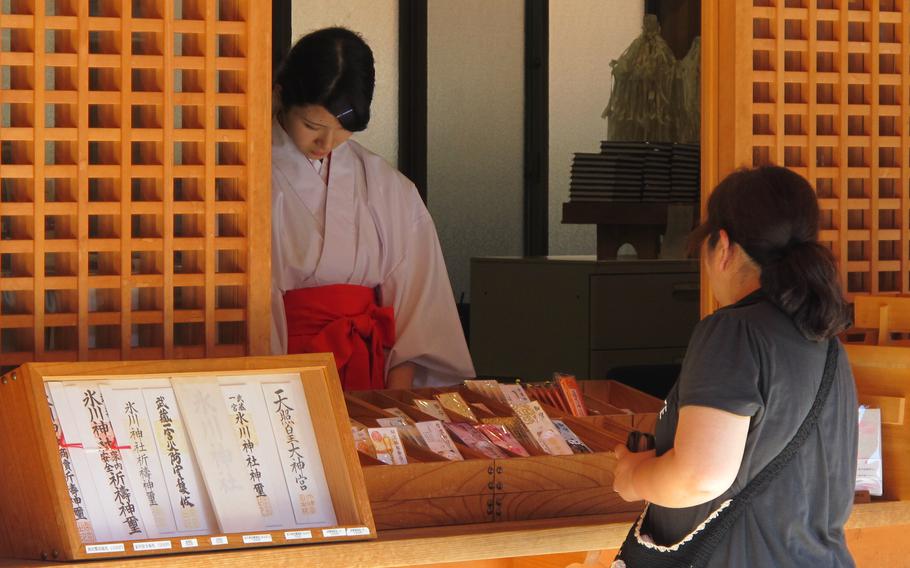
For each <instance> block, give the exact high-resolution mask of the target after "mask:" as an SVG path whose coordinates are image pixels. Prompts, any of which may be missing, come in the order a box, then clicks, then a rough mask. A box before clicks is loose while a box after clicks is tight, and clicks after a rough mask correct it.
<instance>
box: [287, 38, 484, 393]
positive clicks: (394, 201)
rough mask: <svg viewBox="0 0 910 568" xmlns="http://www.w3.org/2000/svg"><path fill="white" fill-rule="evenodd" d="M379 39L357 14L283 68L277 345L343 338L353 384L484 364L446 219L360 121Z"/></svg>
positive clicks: (438, 375) (411, 380) (296, 52)
mask: <svg viewBox="0 0 910 568" xmlns="http://www.w3.org/2000/svg"><path fill="white" fill-rule="evenodd" d="M374 82H375V72H374V68H373V53H372V51H371V50H370V48H369V46H368V45H367V44H366V42H364V41H363V39H362V38H361V37H360V36H358V35H357V34H355V33H354V32H352V31H350V30H347V29H344V28H327V29H322V30H319V31H315V32H313V33H311V34H308V35H306V36H304V37H302V38H301V39H300V40H299V41H298V42H297V43H296V44H295V45H294V47H293V48H292V49H291V51H290V53H289V54H288V56H287V58H286V59H285V61H284V63H283V64H282V66H281V69H280V70H279V71H278V74H277V76H276V79H275V100H276V104H277V112H276V115H275V120H274V122H273V124H272V351H273V353H276V354H281V353H310V352H332V353H334V354H335V362H336V364H337V366H338V369H339V374H340V376H341V380H342V386H343V387H344V388H345V389H346V390H357V389H379V388H386V387H388V388H408V387H411V386H427V385H431V386H432V385H434V384H447V383H453V382H458V381H460V380H462V379H463V378H465V377H473V376H474V367H473V364H472V363H471V356H470V354H469V353H468V348H467V344H466V343H465V339H464V333H463V332H462V329H461V324H460V321H459V319H458V313H457V311H456V309H455V301H454V297H453V294H452V288H451V284H450V283H449V277H448V274H447V272H446V267H445V263H444V261H443V257H442V251H441V250H440V247H439V239H438V238H437V236H436V229H435V227H434V225H433V220H432V219H431V218H430V214H429V212H428V211H427V208H426V207H425V206H424V204H423V201H421V199H420V196H419V194H418V193H417V189H416V188H415V187H414V184H412V183H411V182H410V181H409V180H408V179H407V178H406V177H404V176H403V175H402V174H401V173H399V172H398V171H396V170H395V169H394V168H392V167H391V166H390V165H389V164H388V163H386V161H385V160H383V159H382V158H381V157H379V156H377V155H376V154H373V153H372V152H370V151H369V150H367V149H366V148H364V147H363V146H361V145H360V144H358V143H357V142H355V141H354V140H351V139H350V137H351V134H352V133H354V132H359V131H362V130H364V129H365V128H366V127H367V124H368V123H369V121H370V103H371V101H372V98H373V87H374Z"/></svg>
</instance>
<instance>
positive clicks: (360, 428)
mask: <svg viewBox="0 0 910 568" xmlns="http://www.w3.org/2000/svg"><path fill="white" fill-rule="evenodd" d="M351 435H352V436H354V447H355V448H357V451H358V452H360V453H363V454H366V455H368V456H370V457H372V458H375V457H376V448H374V447H373V442H371V441H370V435H369V433H367V427H366V426H364V425H363V424H361V423H359V422H356V421H354V420H351Z"/></svg>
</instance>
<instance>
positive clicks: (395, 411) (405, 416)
mask: <svg viewBox="0 0 910 568" xmlns="http://www.w3.org/2000/svg"><path fill="white" fill-rule="evenodd" d="M383 410H385V411H386V412H388V413H389V414H394V415H395V416H397V417H398V418H401V419H402V420H404V421H405V422H407V423H408V424H413V423H414V420H412V419H411V417H410V416H408V413H407V412H405V411H404V410H402V409H400V408H397V407H394V406H393V407H391V408H383Z"/></svg>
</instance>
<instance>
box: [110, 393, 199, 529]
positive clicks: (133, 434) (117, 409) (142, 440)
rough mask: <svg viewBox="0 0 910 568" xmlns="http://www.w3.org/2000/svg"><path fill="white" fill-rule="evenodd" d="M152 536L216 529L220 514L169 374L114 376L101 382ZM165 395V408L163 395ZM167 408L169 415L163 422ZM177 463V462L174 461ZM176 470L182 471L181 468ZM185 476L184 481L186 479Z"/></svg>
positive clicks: (125, 460)
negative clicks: (198, 463) (207, 489)
mask: <svg viewBox="0 0 910 568" xmlns="http://www.w3.org/2000/svg"><path fill="white" fill-rule="evenodd" d="M101 391H102V393H103V394H104V398H105V401H106V402H107V407H108V411H109V412H110V413H111V423H112V425H113V427H114V432H115V433H116V434H117V439H118V440H125V441H127V443H128V444H129V446H130V447H129V449H127V450H122V452H123V455H124V463H125V464H126V467H127V471H128V472H129V475H130V479H132V480H133V485H134V486H136V487H137V488H138V489H139V490H140V494H139V496H138V497H137V500H138V501H139V503H140V506H141V509H142V515H143V518H145V519H147V520H148V522H147V523H146V528H147V529H148V532H149V537H150V538H155V537H157V536H184V535H193V534H205V533H208V532H211V528H212V527H213V526H214V514H213V513H212V510H211V505H210V503H209V500H208V495H207V494H206V493H205V491H203V490H202V485H201V483H200V479H201V478H200V474H199V472H198V470H197V467H196V464H195V459H194V458H193V455H192V451H191V448H190V446H189V442H188V441H187V439H186V435H185V430H184V426H183V421H182V420H181V418H180V414H179V409H178V408H177V407H176V405H175V404H172V403H173V401H174V399H173V394H172V391H171V388H170V381H169V380H168V379H148V380H127V381H114V382H111V383H107V384H102V385H101ZM159 396H163V398H164V400H163V401H162V402H161V404H162V405H163V406H161V408H160V409H159V403H158V401H157V398H158V397H159ZM162 410H164V411H165V418H170V419H171V423H170V424H168V423H167V420H165V422H164V423H162V421H161V419H162V412H161V411H162ZM172 462H173V463H172ZM175 470H176V472H177V473H175ZM181 480H182V481H181Z"/></svg>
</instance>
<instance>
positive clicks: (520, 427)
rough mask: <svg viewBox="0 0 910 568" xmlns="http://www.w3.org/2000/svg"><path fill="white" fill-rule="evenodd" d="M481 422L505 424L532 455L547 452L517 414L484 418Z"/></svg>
mask: <svg viewBox="0 0 910 568" xmlns="http://www.w3.org/2000/svg"><path fill="white" fill-rule="evenodd" d="M481 422H483V423H484V424H495V425H497V426H503V427H504V428H505V429H506V430H508V431H509V432H510V433H511V434H512V436H514V437H515V439H516V440H518V443H520V444H521V445H522V447H523V448H525V449H526V450H528V452H529V453H531V454H532V455H538V456H541V455H544V454H546V453H547V452H545V451H544V449H543V448H541V447H540V444H538V443H537V440H536V439H535V438H534V436H532V435H531V432H529V431H528V429H527V428H526V427H525V425H524V424H522V422H521V420H519V419H518V417H516V416H507V417H499V416H497V417H494V418H484V419H483V420H481Z"/></svg>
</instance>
